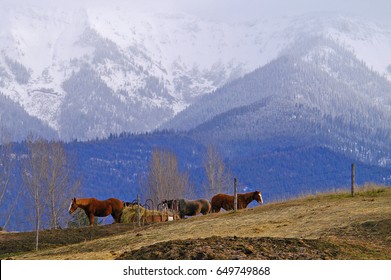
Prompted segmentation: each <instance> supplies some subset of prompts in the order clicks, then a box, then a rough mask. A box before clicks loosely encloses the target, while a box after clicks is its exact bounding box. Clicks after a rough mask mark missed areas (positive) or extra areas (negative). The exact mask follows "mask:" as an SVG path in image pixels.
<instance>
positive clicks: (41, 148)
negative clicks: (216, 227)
mask: <svg viewBox="0 0 391 280" xmlns="http://www.w3.org/2000/svg"><path fill="white" fill-rule="evenodd" d="M26 142H27V150H28V155H27V157H26V159H25V162H24V166H23V180H24V184H25V186H26V187H27V190H28V192H29V193H30V194H31V196H32V198H33V202H34V208H35V216H34V219H35V228H36V249H37V250H38V241H39V230H40V228H41V226H42V224H41V222H42V217H46V218H47V220H49V225H50V227H51V228H54V229H56V228H58V227H59V226H60V225H61V224H64V225H65V224H66V223H65V221H66V220H65V219H66V218H65V217H66V216H65V215H66V210H67V206H68V204H69V200H70V198H71V197H73V196H74V194H75V192H76V190H77V188H78V187H79V185H80V183H79V181H77V180H75V181H74V182H73V183H72V182H71V179H73V178H72V176H71V168H70V167H69V164H68V159H67V156H66V152H65V148H64V145H63V144H62V143H61V142H48V141H46V140H42V139H33V137H31V136H30V137H29V138H28V139H27V141H26Z"/></svg>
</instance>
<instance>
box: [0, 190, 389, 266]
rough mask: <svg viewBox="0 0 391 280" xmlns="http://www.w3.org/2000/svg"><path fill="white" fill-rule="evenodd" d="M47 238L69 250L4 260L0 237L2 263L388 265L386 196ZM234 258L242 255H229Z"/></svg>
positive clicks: (333, 198)
mask: <svg viewBox="0 0 391 280" xmlns="http://www.w3.org/2000/svg"><path fill="white" fill-rule="evenodd" d="M100 231H105V234H99V232H100ZM51 234H52V235H51V236H52V238H54V239H56V238H55V236H56V234H57V235H58V236H57V238H58V239H62V238H64V236H65V235H66V236H68V238H71V237H72V236H73V237H75V238H76V239H75V241H73V243H75V244H65V245H63V244H55V243H56V242H54V241H53V244H48V243H47V244H46V248H45V249H42V250H41V251H39V252H37V253H36V252H32V251H31V252H26V251H27V250H24V251H20V252H18V253H12V252H8V253H7V254H4V251H3V248H4V243H5V239H8V240H10V238H9V237H11V236H12V235H16V234H12V233H6V234H2V235H0V240H1V242H0V246H1V249H2V250H1V251H3V253H2V254H1V255H0V257H2V258H4V257H11V258H14V259H117V258H122V259H130V258H135V256H137V257H136V258H153V259H157V258H165V259H169V258H185V259H187V258H217V259H225V258H228V259H229V258H246V256H247V258H262V256H263V257H264V258H269V259H271V258H283V259H295V258H304V259H321V258H328V259H330V258H331V259H391V246H390V245H391V189H390V188H386V187H376V188H373V187H366V188H363V189H360V191H359V192H358V193H357V194H356V195H355V196H354V197H351V196H350V194H348V193H346V192H336V193H330V194H320V195H316V196H308V197H302V198H299V199H294V200H290V201H284V202H276V203H270V204H267V205H262V206H257V207H254V208H251V209H245V210H241V211H238V212H236V213H233V212H224V213H218V214H210V215H206V216H200V217H194V218H189V219H185V220H179V221H173V222H166V223H160V224H153V225H149V226H146V227H142V228H138V227H134V226H133V225H125V224H119V225H107V226H99V227H94V228H83V229H76V230H75V229H73V230H72V229H65V230H58V231H56V233H52V232H51ZM5 236H8V237H5ZM101 236H104V237H101ZM42 238H43V240H44V237H42ZM32 240H33V239H32ZM20 241H22V240H19V241H18V242H20ZM42 242H44V241H42ZM63 242H65V241H64V239H63ZM76 242H77V243H76ZM70 243H71V242H70ZM194 244H197V246H195V245H194ZM250 244H251V246H250ZM183 246H186V247H187V248H189V250H190V248H195V247H196V249H194V250H197V252H194V255H185V254H182V255H181V254H179V253H178V252H181V250H183ZM249 246H250V247H249ZM31 248H33V245H31ZM140 248H142V249H140ZM168 248H169V249H168ZM219 248H220V249H219ZM221 248H224V250H222V249H221ZM232 250H236V252H238V250H239V251H241V252H244V253H246V252H247V253H248V254H247V253H246V254H247V255H246V254H242V255H240V254H239V253H238V254H236V255H235V254H233V253H232ZM190 251H191V250H190ZM143 252H144V253H143ZM203 252H208V254H207V255H205V254H204V255H202V254H203ZM216 252H219V253H218V254H217V253H216ZM169 253H171V255H169ZM307 253H308V254H307ZM235 256H236V257H235Z"/></svg>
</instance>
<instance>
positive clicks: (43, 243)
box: [0, 224, 134, 259]
mask: <svg viewBox="0 0 391 280" xmlns="http://www.w3.org/2000/svg"><path fill="white" fill-rule="evenodd" d="M133 228H134V227H133V226H132V225H129V224H112V225H101V226H94V227H83V228H67V229H57V230H43V231H40V232H39V249H40V250H44V249H51V248H57V247H61V246H67V245H71V244H76V243H80V242H85V241H90V240H95V239H98V238H102V237H107V236H112V235H116V234H121V233H123V232H126V231H129V230H131V229H133ZM35 240H36V233H35V232H4V231H3V232H2V234H0V258H3V259H4V258H7V257H8V256H11V255H14V254H18V253H24V252H32V251H34V250H35Z"/></svg>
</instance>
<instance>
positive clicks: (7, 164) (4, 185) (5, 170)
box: [0, 133, 21, 229]
mask: <svg viewBox="0 0 391 280" xmlns="http://www.w3.org/2000/svg"><path fill="white" fill-rule="evenodd" d="M1 136H2V138H3V139H2V141H1V143H2V144H1V146H0V208H1V209H2V211H1V215H2V217H1V218H4V222H3V225H2V228H4V229H5V228H6V227H7V225H8V222H9V221H10V218H11V216H12V212H13V210H14V207H15V205H16V203H17V201H18V199H19V196H20V194H21V188H20V187H19V188H18V190H17V191H16V192H15V193H16V196H15V197H12V200H11V201H9V203H8V204H7V203H6V202H5V198H6V193H7V192H8V191H9V190H10V189H12V188H14V187H15V185H14V183H13V181H12V170H13V169H14V166H15V164H14V161H13V153H12V142H10V141H8V140H6V138H5V134H4V133H2V135H1Z"/></svg>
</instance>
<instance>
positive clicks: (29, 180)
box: [23, 136, 46, 251]
mask: <svg viewBox="0 0 391 280" xmlns="http://www.w3.org/2000/svg"><path fill="white" fill-rule="evenodd" d="M26 142H27V149H28V155H27V157H26V158H25V161H24V164H23V165H24V166H23V181H24V184H25V186H26V188H27V190H28V192H29V193H30V195H31V196H32V198H33V203H34V210H35V215H34V225H35V233H36V234H35V237H36V238H35V249H36V250H37V251H38V244H39V230H40V228H41V218H42V208H43V194H44V189H43V187H44V173H43V171H44V168H43V166H46V162H45V161H46V159H45V156H44V155H45V154H46V151H45V149H46V145H44V141H43V140H34V139H33V136H29V137H28V139H27V140H26Z"/></svg>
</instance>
